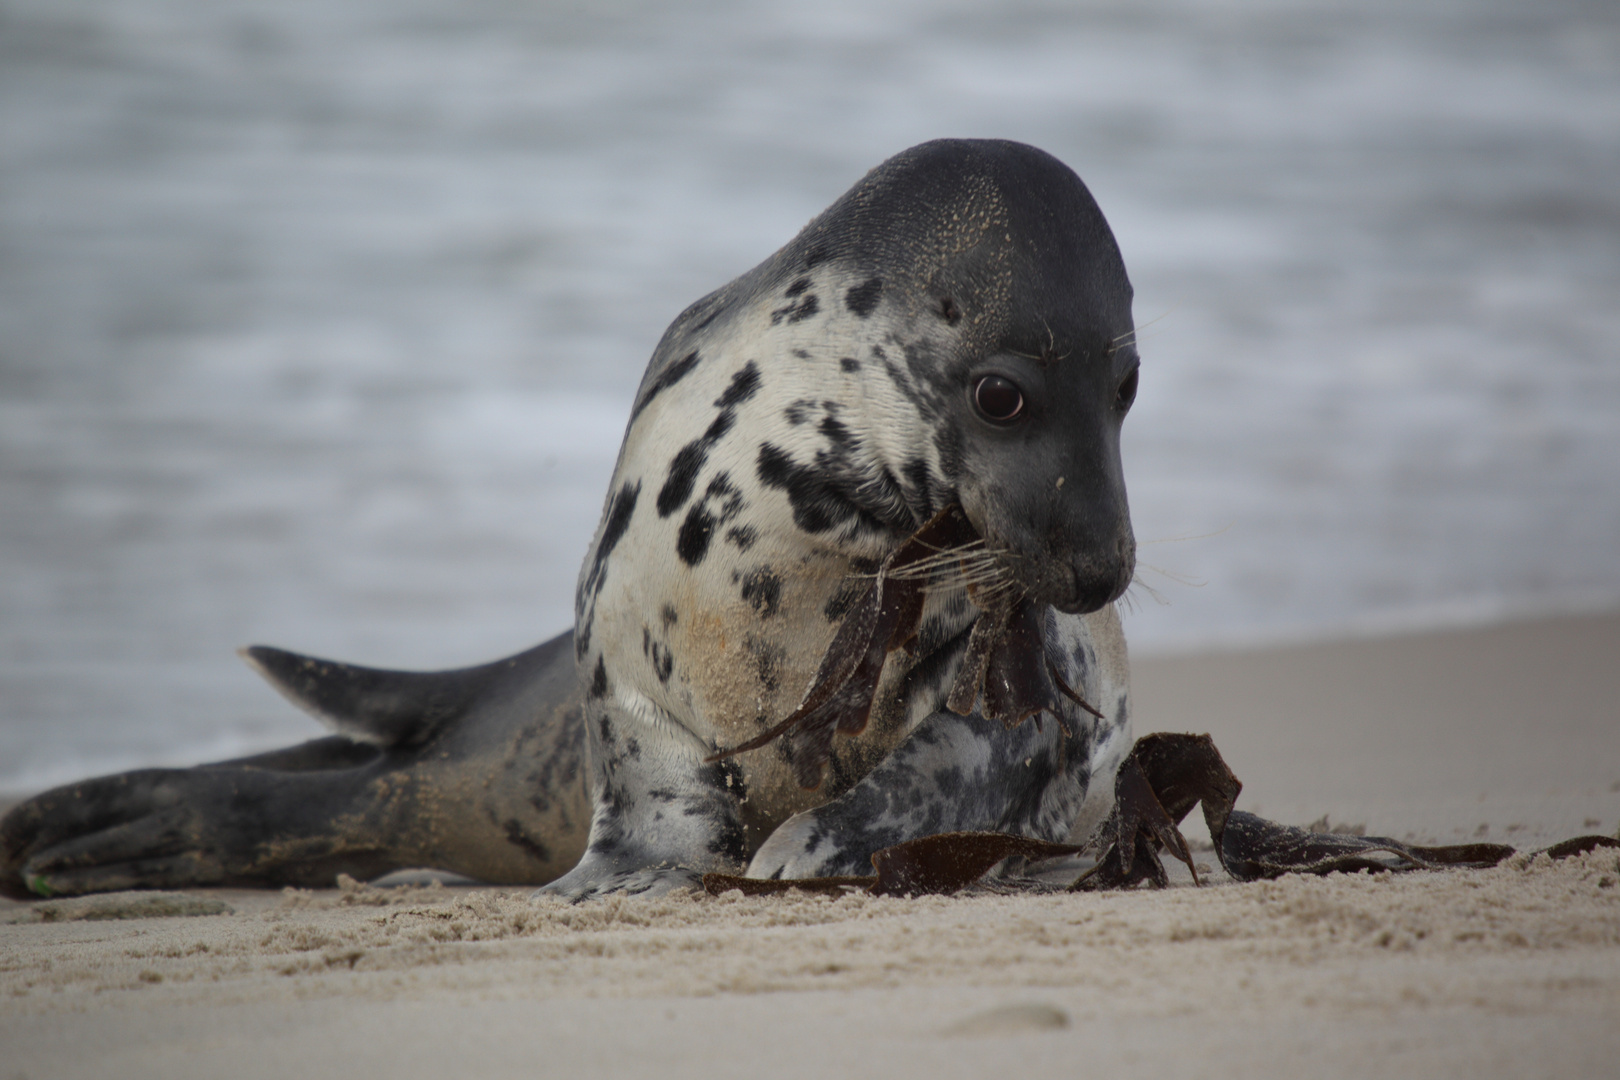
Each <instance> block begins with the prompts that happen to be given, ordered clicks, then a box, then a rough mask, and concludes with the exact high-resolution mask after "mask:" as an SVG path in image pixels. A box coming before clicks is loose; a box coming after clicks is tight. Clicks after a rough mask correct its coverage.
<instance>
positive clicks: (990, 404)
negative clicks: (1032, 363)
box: [973, 375, 1024, 424]
mask: <svg viewBox="0 0 1620 1080" xmlns="http://www.w3.org/2000/svg"><path fill="white" fill-rule="evenodd" d="M973 404H974V406H975V407H977V408H978V410H979V415H980V416H982V417H984V418H985V419H986V420H993V421H995V422H996V423H998V424H1006V423H1009V422H1011V421H1013V420H1016V419H1018V417H1019V416H1021V415H1022V414H1023V412H1024V392H1023V391H1022V390H1020V389H1018V384H1017V383H1015V382H1013V381H1012V380H1011V379H1005V378H1002V377H1001V376H1000V375H986V376H985V377H984V378H982V379H980V380H979V381H978V382H977V383H975V384H974V386H973Z"/></svg>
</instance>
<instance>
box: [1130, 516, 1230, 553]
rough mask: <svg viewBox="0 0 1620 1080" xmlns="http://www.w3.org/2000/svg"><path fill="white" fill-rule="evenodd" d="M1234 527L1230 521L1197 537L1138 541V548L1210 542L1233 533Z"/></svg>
mask: <svg viewBox="0 0 1620 1080" xmlns="http://www.w3.org/2000/svg"><path fill="white" fill-rule="evenodd" d="M1232 525H1233V523H1232V522H1230V521H1228V522H1227V523H1226V524H1225V525H1222V526H1221V527H1220V528H1218V529H1216V530H1215V531H1214V532H1207V533H1199V534H1197V535H1196V536H1165V537H1161V538H1160V539H1158V540H1138V541H1137V542H1136V546H1137V547H1139V548H1141V547H1149V546H1151V545H1153V544H1180V543H1185V542H1186V541H1188V540H1208V539H1210V538H1211V537H1214V536H1220V535H1222V534H1224V533H1227V532H1229V531H1231V528H1232Z"/></svg>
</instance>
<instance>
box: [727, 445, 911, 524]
mask: <svg viewBox="0 0 1620 1080" xmlns="http://www.w3.org/2000/svg"><path fill="white" fill-rule="evenodd" d="M834 457H835V455H832V454H818V455H817V461H816V463H815V464H813V465H800V464H798V463H796V462H795V461H794V460H793V459H792V458H791V457H789V456H788V455H787V453H786V452H785V451H783V450H782V449H781V448H780V447H777V446H773V445H772V444H770V443H761V444H760V447H759V460H758V465H757V467H756V472H757V473H758V475H759V479H760V481H761V482H762V483H764V484H765V485H766V486H767V487H773V488H777V489H779V490H781V491H785V492H787V497H788V502H789V504H791V505H792V507H793V522H794V524H796V525H798V526H799V528H801V529H803V530H804V531H805V532H809V533H819V532H826V531H827V530H828V529H831V528H832V527H834V526H835V525H841V524H843V523H844V522H847V521H849V520H850V519H852V518H854V519H856V520H857V521H858V523H859V524H860V525H862V526H864V527H870V528H874V529H884V528H887V527H888V526H887V523H886V522H884V521H883V520H882V519H880V518H878V517H877V516H875V515H874V514H872V513H870V512H869V511H868V509H867V508H866V506H865V505H864V504H863V503H861V502H858V501H857V499H858V489H859V486H860V484H859V481H857V480H853V479H851V478H849V477H848V476H847V475H841V473H843V472H844V471H845V470H841V469H840V468H838V467H837V466H838V465H839V464H841V463H840V462H838V461H835V460H833V458H834Z"/></svg>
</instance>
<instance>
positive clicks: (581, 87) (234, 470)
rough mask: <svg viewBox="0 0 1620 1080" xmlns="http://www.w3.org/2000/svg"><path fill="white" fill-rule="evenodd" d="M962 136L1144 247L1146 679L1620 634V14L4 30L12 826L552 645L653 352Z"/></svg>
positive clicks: (384, 3)
mask: <svg viewBox="0 0 1620 1080" xmlns="http://www.w3.org/2000/svg"><path fill="white" fill-rule="evenodd" d="M941 135H980V136H1003V137H1010V138H1015V139H1022V140H1026V141H1029V142H1032V143H1035V144H1036V145H1038V146H1041V147H1043V148H1044V149H1047V150H1049V151H1051V152H1053V153H1054V154H1056V155H1057V156H1058V157H1060V158H1062V159H1063V160H1064V161H1066V162H1068V163H1069V164H1070V165H1072V166H1073V167H1074V168H1075V169H1076V170H1078V171H1079V172H1080V174H1081V175H1082V176H1083V177H1084V178H1085V179H1086V181H1087V183H1088V184H1089V185H1090V186H1091V188H1092V190H1093V192H1094V193H1095V195H1096V197H1097V199H1098V201H1099V202H1100V203H1101V205H1102V207H1103V209H1104V211H1105V212H1106V213H1107V214H1108V216H1109V218H1110V220H1111V221H1112V223H1113V226H1114V229H1115V232H1116V234H1117V236H1118V238H1119V242H1120V246H1121V248H1122V249H1123V251H1124V254H1125V259H1126V263H1127V265H1128V267H1129V268H1130V271H1131V276H1132V278H1133V280H1134V281H1135V284H1136V288H1137V306H1136V313H1137V318H1138V321H1139V323H1141V324H1143V326H1144V330H1143V332H1142V340H1143V344H1142V353H1143V358H1144V367H1143V375H1142V390H1141V396H1140V399H1139V404H1138V406H1137V409H1136V411H1135V413H1134V414H1133V415H1132V417H1131V419H1130V421H1129V423H1128V424H1127V442H1126V470H1127V476H1128V480H1129V483H1130V486H1131V496H1132V505H1133V508H1134V515H1135V521H1136V526H1137V532H1138V535H1139V537H1140V538H1141V539H1143V540H1145V541H1148V542H1149V543H1148V545H1147V546H1144V547H1143V549H1142V558H1143V560H1144V562H1145V563H1146V564H1149V565H1150V566H1151V567H1153V568H1155V569H1152V570H1149V569H1144V571H1143V574H1142V580H1143V581H1144V583H1145V584H1147V585H1149V586H1152V588H1153V589H1154V590H1156V591H1157V592H1158V594H1160V597H1161V598H1162V600H1163V601H1165V602H1164V603H1161V602H1160V601H1159V600H1156V599H1154V598H1153V597H1152V596H1150V595H1148V594H1147V593H1146V592H1145V591H1140V590H1139V591H1138V593H1137V594H1136V606H1135V610H1134V612H1133V613H1132V614H1131V615H1130V617H1129V621H1128V629H1129V632H1130V634H1131V636H1132V640H1133V644H1134V647H1135V648H1136V649H1137V650H1138V651H1149V650H1151V651H1173V650H1185V649H1192V648H1202V647H1209V646H1225V645H1231V644H1238V643H1248V642H1256V641H1276V640H1290V639H1295V638H1301V637H1324V636H1331V635H1335V634H1342V633H1365V632H1372V631H1376V630H1379V629H1381V628H1390V627H1398V626H1418V625H1425V626H1427V625H1444V624H1450V623H1465V622H1470V621H1480V620H1486V619H1493V618H1498V617H1501V616H1504V615H1509V614H1516V613H1532V612H1546V611H1559V610H1573V609H1590V608H1599V607H1605V606H1610V605H1614V604H1616V603H1620V5H1616V4H1615V3H1613V2H1612V0H1592V2H1584V3H1583V2H1580V0H1456V2H1451V0H1320V2H1315V3H1312V2H1309V0H1306V2H1303V3H1301V2H1288V3H1282V2H1275V3H1273V2H1266V0H1226V2H1221V0H1117V2H1113V3H1083V4H1082V3H1072V2H1063V3H1060V2H1051V3H1038V2H1018V0H1011V2H1000V3H997V4H993V5H992V4H982V3H976V2H937V0H930V2H926V3H923V2H917V3H905V2H888V0H859V2H830V0H822V2H820V3H815V4H789V3H763V2H762V3H745V2H736V3H721V2H717V3H708V4H689V5H681V4H666V3H657V2H650V0H648V2H640V3H636V2H625V3H614V2H604V0H589V2H587V0H572V2H561V0H559V2H542V0H461V2H451V0H276V2H273V3H272V2H270V0H251V2H250V0H206V2H204V0H167V2H165V0H120V2H107V0H0V791H10V792H18V791H23V790H28V789H33V788H37V787H40V786H43V785H46V784H50V783H55V782H61V781H65V780H68V779H72V778H74V777H76V776H79V775H83V774H85V773H87V772H92V771H105V770H111V769H121V768H128V767H133V766H136V765H141V764H181V763H187V762H191V761H196V760H201V759H205V758H211V757H213V758H217V757H222V756H226V755H230V754H236V753H241V752H246V751H250V750H254V749H258V748H263V747H266V746H270V745H275V744H279V743H283V742H288V741H292V740H296V739H300V738H303V737H307V736H310V735H313V734H315V733H316V730H317V729H316V728H315V726H314V725H313V724H312V723H311V722H310V721H309V720H307V719H306V718H304V717H303V716H302V715H301V714H298V713H296V712H294V711H293V710H292V709H290V708H289V707H287V706H286V705H284V704H283V703H282V702H281V701H280V699H279V698H276V697H275V696H274V695H273V694H271V693H270V691H268V690H267V689H266V688H264V687H262V686H260V685H259V684H258V683H257V681H256V680H255V679H254V677H253V676H252V675H251V674H250V673H249V672H248V670H247V669H246V667H244V666H243V665H241V664H240V663H238V662H237V661H236V659H235V658H234V657H233V656H232V655H231V650H232V649H233V648H235V647H236V646H239V645H243V644H247V643H249V642H268V643H275V644H279V645H282V646H286V647H289V648H294V649H298V650H300V651H307V652H313V653H316V654H320V655H326V656H332V657H337V658H341V659H347V660H352V661H357V662H362V663H372V664H379V665H386V666H401V667H411V666H420V667H445V666H453V665H459V664H466V663H472V662H476V661H482V660H488V659H492V658H494V657H496V656H499V655H503V654H505V653H508V652H512V651H516V650H518V649H520V648H522V647H524V646H527V645H529V644H531V643H533V642H535V641H538V640H539V639H541V638H543V637H545V636H547V635H550V634H552V633H554V632H556V631H558V630H561V629H563V628H564V627H566V626H567V625H568V624H569V621H570V596H571V592H572V587H573V582H574V577H575V572H576V569H577V565H578V562H579V559H580V557H581V555H582V554H583V551H584V547H585V545H586V543H587V541H588V538H589V536H590V534H591V531H592V529H593V528H594V526H595V523H596V519H597V515H598V513H599V510H600V507H601V499H602V494H603V490H604V488H605V482H606V477H607V474H608V472H609V469H610V467H611V464H612V459H613V455H614V452H615V450H616V448H617V445H618V441H619V436H620V433H621V431H622V428H623V423H624V419H625V416H626V413H627V409H628V403H629V400H630V396H631V393H632V391H633V389H634V387H635V384H636V381H637V379H638V377H639V375H640V372H641V369H642V366H643V365H644V364H645V362H646V359H647V357H648V355H649V354H650V352H651V350H652V346H653V344H654V342H655V341H656V340H657V338H658V335H659V333H660V332H661V330H662V329H663V327H664V326H665V324H667V323H668V321H669V320H670V319H671V318H673V317H674V316H675V314H676V313H677V312H679V311H680V309H681V308H682V307H683V306H685V305H686V304H687V303H688V302H690V301H691V300H694V299H696V298H697V297H698V296H699V295H701V294H703V293H705V292H707V291H708V290H710V289H712V288H714V287H716V286H717V285H719V284H721V283H723V282H725V281H726V280H728V279H729V278H731V277H733V276H734V275H736V274H737V273H739V272H741V271H743V270H745V269H747V268H749V267H750V266H752V265H754V264H755V263H756V262H758V261H759V260H760V259H762V258H764V257H765V256H766V255H768V254H769V253H770V252H771V251H773V250H774V249H775V248H776V247H777V246H779V245H780V244H781V243H783V242H784V241H786V240H787V239H788V238H789V237H790V236H792V235H793V233H794V232H795V231H796V230H797V229H798V228H799V227H800V226H801V225H802V224H803V223H804V222H805V221H806V220H807V219H809V218H810V217H811V216H812V215H813V214H815V213H816V212H817V211H819V210H820V209H821V208H822V207H823V206H825V205H826V204H827V203H828V202H830V201H831V200H832V199H833V198H835V197H836V196H837V195H838V194H840V193H841V192H842V191H843V190H844V189H845V188H847V187H848V186H849V185H850V184H851V183H853V182H854V181H855V180H856V179H857V178H858V177H859V176H860V175H861V174H862V173H863V172H864V171H865V170H866V169H868V168H870V167H871V166H873V165H875V164H877V162H879V161H880V160H882V159H883V158H885V157H887V156H888V155H889V154H891V153H894V152H895V151H897V150H900V149H902V148H904V147H906V146H909V145H911V144H913V143H916V142H919V141H922V140H924V139H927V138H932V137H936V136H941ZM1160 541H1162V542H1160ZM1143 719H1144V721H1145V722H1150V720H1151V718H1143Z"/></svg>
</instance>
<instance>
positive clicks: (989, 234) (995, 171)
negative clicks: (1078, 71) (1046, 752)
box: [779, 139, 1138, 612]
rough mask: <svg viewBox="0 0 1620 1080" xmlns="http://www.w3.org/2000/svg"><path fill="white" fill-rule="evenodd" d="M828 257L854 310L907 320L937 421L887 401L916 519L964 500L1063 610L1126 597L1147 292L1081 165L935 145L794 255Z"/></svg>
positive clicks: (895, 466)
mask: <svg viewBox="0 0 1620 1080" xmlns="http://www.w3.org/2000/svg"><path fill="white" fill-rule="evenodd" d="M818 254H819V255H820V256H822V257H823V258H825V259H827V260H828V261H829V262H830V263H833V264H840V263H841V264H843V265H842V273H843V274H844V275H846V280H847V281H849V282H850V284H849V285H848V286H847V288H846V290H845V292H844V301H845V306H847V307H848V308H849V309H850V310H851V311H852V312H854V313H855V314H856V315H857V316H860V317H863V318H868V319H871V320H875V321H877V322H879V323H880V324H881V325H884V326H885V327H886V328H887V333H886V335H885V340H883V341H881V342H879V343H878V346H877V347H876V348H875V349H874V350H873V352H874V355H875V356H877V357H878V358H880V359H881V361H882V365H881V366H882V370H883V373H884V375H885V376H886V377H887V378H888V379H889V380H891V381H892V382H893V384H894V387H895V389H897V390H898V391H899V392H900V394H901V395H902V396H903V397H904V398H905V399H906V401H907V402H909V404H910V405H911V406H912V407H913V408H914V409H915V411H916V413H917V416H918V417H919V419H920V420H921V421H922V423H923V425H924V427H925V431H924V432H921V433H919V432H915V431H911V430H908V425H907V424H905V423H904V422H902V421H900V420H898V419H896V418H895V416H894V413H895V412H896V410H894V409H892V408H886V407H885V406H884V403H883V401H882V395H881V394H879V395H869V400H870V401H871V402H873V403H874V406H875V409H876V412H877V413H878V415H873V414H872V409H871V408H869V412H868V415H867V417H866V423H865V424H864V425H863V426H864V427H865V429H866V430H865V436H866V439H867V442H868V444H869V445H870V447H871V448H872V450H873V451H874V452H875V456H876V458H877V459H878V460H877V461H875V462H873V463H872V464H873V465H875V466H876V468H877V470H878V472H879V473H880V474H883V475H887V476H891V477H895V478H897V482H898V484H899V485H900V486H901V487H903V488H904V489H905V490H906V501H907V502H908V504H910V507H911V509H912V511H913V520H915V521H917V522H919V523H920V521H921V520H926V515H927V513H928V512H930V511H932V510H934V509H937V508H938V507H939V506H940V505H943V504H945V503H947V502H949V501H951V500H952V498H953V497H954V498H955V499H956V500H957V501H960V503H961V505H962V507H963V509H964V510H965V511H966V512H967V516H968V518H969V520H970V521H971V522H972V524H973V526H974V527H975V528H976V529H977V530H978V532H979V533H980V535H981V536H982V537H983V538H984V539H985V541H986V543H987V545H988V546H989V547H990V548H991V549H993V550H998V551H1000V552H1003V553H1004V555H1005V558H1004V562H1005V565H1006V566H1007V568H1008V569H1009V570H1010V571H1011V573H1012V575H1013V576H1014V577H1015V578H1016V579H1017V581H1018V583H1019V584H1020V585H1021V586H1022V587H1023V588H1024V589H1025V590H1027V593H1028V595H1029V596H1030V597H1031V598H1032V599H1034V600H1036V601H1038V602H1041V603H1046V604H1051V605H1052V606H1054V607H1056V608H1058V609H1059V610H1062V611H1067V612H1087V611H1094V610H1096V609H1097V608H1100V607H1102V606H1103V605H1105V604H1107V603H1109V602H1111V601H1113V600H1114V599H1116V598H1117V597H1118V596H1119V595H1120V594H1121V593H1122V592H1124V590H1125V588H1126V586H1127V585H1128V584H1129V583H1130V580H1131V575H1132V572H1133V570H1134V567H1135V541H1134V539H1133V537H1132V533H1131V524H1130V514H1129V510H1128V507H1127V503H1126V497H1125V482H1124V477H1123V474H1122V471H1121V467H1120V454H1119V438H1120V425H1121V423H1122V422H1123V421H1124V418H1125V414H1126V412H1127V411H1128V410H1129V409H1130V407H1131V402H1132V400H1133V398H1134V397H1135V393H1136V382H1137V367H1138V359H1137V352H1136V346H1135V333H1134V329H1133V323H1132V319H1131V285H1130V281H1129V279H1128V278H1127V277H1126V275H1125V266H1124V263H1123V261H1122V260H1121V259H1120V254H1119V248H1118V247H1117V245H1116V244H1115V242H1114V236H1113V233H1112V232H1111V231H1110V229H1109V227H1108V223H1107V221H1105V220H1104V218H1103V215H1102V212H1101V211H1100V210H1099V209H1098V208H1097V204H1096V202H1095V201H1093V199H1092V197H1091V193H1090V192H1089V191H1087V190H1086V186H1085V185H1084V184H1083V183H1082V182H1081V180H1080V178H1079V177H1078V176H1076V175H1075V174H1074V172H1073V171H1072V170H1071V169H1069V168H1068V167H1067V166H1066V165H1064V164H1063V163H1062V162H1060V161H1058V160H1057V159H1056V158H1054V157H1052V156H1051V155H1049V154H1046V153H1044V152H1042V151H1040V150H1037V149H1035V148H1034V147H1031V146H1026V145H1023V144H1021V143H1013V142H1004V141H995V140H954V139H953V140H939V141H936V142H930V143H924V144H923V145H921V146H917V147H914V148H912V149H911V150H908V151H906V152H904V153H902V154H899V155H897V156H895V157H893V158H891V159H890V160H888V161H886V162H884V163H883V164H882V165H880V166H878V168H876V169H874V170H873V171H872V172H871V173H870V174H868V175H867V177H866V178H865V179H864V180H862V181H861V183H859V184H858V185H856V187H855V188H854V189H852V190H851V191H850V192H849V193H848V194H846V195H845V196H844V197H843V198H842V199H840V200H839V201H838V202H837V203H835V204H834V205H833V206H832V207H830V208H829V209H828V210H827V211H826V212H825V213H824V214H822V215H821V217H819V218H818V219H817V220H816V221H814V222H812V223H811V224H810V226H809V227H808V228H806V229H805V231H804V233H803V234H802V235H801V236H800V237H799V238H798V240H796V241H795V242H794V244H792V245H790V247H789V249H787V250H786V251H784V253H783V255H785V256H788V257H789V258H790V259H794V258H796V259H800V260H805V259H807V258H813V257H814V256H815V255H818ZM779 258H780V257H779ZM885 413H886V414H888V415H887V417H885V416H884V415H883V414H885ZM918 434H922V435H924V436H925V437H924V438H923V439H921V440H917V439H916V436H917V435H918ZM919 441H920V442H921V443H922V444H923V445H922V448H921V449H919V446H918V442H919ZM924 462H926V468H925V467H924V464H923V463H924ZM878 486H881V484H880V485H878Z"/></svg>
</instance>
